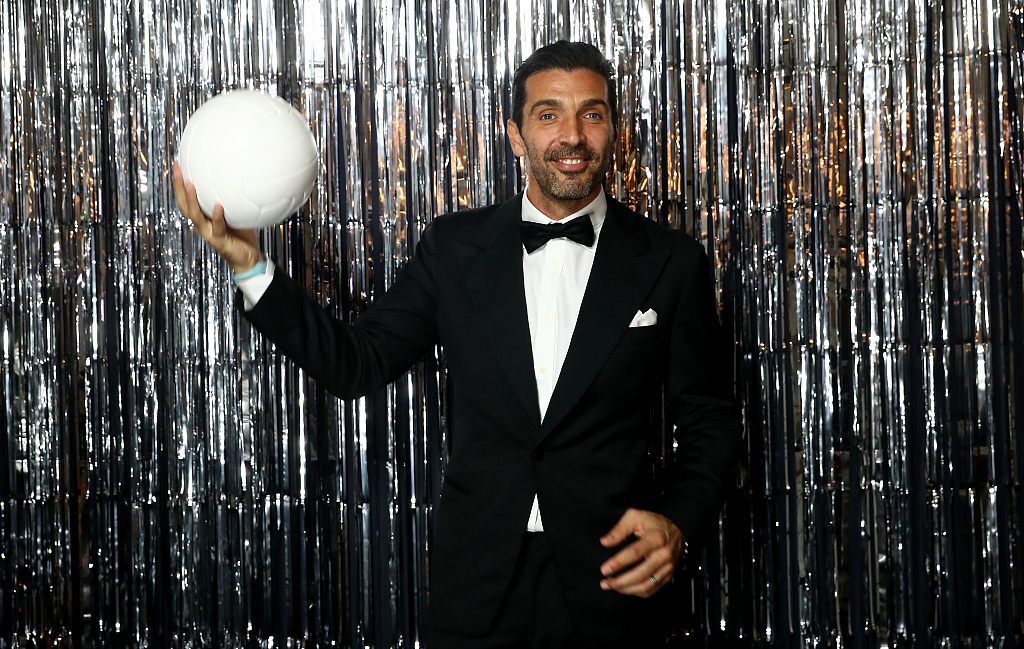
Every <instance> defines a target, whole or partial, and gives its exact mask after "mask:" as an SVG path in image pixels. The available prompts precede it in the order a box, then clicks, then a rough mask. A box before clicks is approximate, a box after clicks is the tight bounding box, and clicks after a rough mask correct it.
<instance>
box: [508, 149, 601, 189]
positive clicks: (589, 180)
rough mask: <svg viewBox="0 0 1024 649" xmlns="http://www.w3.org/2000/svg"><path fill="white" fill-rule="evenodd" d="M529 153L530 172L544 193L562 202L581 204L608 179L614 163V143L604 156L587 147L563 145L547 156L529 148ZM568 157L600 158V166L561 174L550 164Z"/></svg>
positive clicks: (561, 172) (598, 163)
mask: <svg viewBox="0 0 1024 649" xmlns="http://www.w3.org/2000/svg"><path fill="white" fill-rule="evenodd" d="M526 153H527V158H528V159H529V161H530V171H531V172H532V173H533V177H534V179H535V180H536V181H537V184H538V185H540V188H541V190H542V191H543V192H544V193H545V194H548V195H549V196H552V197H553V198H556V199H558V200H562V201H577V200H580V199H582V198H586V197H587V196H589V195H590V192H592V191H593V190H594V187H595V186H596V185H599V184H600V183H601V182H602V181H603V180H604V177H605V174H607V173H608V167H609V165H610V163H611V155H610V153H611V143H609V144H608V146H606V147H605V150H604V151H602V152H601V153H600V154H598V153H597V152H596V151H594V150H593V149H591V148H590V147H588V146H586V145H580V146H575V147H573V146H563V147H560V148H558V149H555V150H553V151H549V152H547V153H546V154H544V155H541V154H540V153H539V152H538V151H536V150H534V149H533V148H531V147H527V151H526ZM565 158H582V159H583V160H593V159H597V165H596V166H588V167H587V168H586V169H584V170H583V171H578V172H572V173H566V172H563V171H559V170H558V169H555V168H553V167H551V166H549V165H548V163H549V162H550V161H552V160H557V159H565Z"/></svg>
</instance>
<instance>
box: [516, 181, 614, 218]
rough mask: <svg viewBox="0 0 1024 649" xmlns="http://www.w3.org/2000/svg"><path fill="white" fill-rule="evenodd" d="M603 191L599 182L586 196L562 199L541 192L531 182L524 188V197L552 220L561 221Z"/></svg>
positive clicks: (588, 203)
mask: <svg viewBox="0 0 1024 649" xmlns="http://www.w3.org/2000/svg"><path fill="white" fill-rule="evenodd" d="M602 191H604V188H603V187H602V185H601V184H600V183H598V185H597V186H596V187H594V189H593V190H591V192H590V194H588V195H587V196H585V197H583V198H580V199H578V200H562V199H560V198H555V197H554V196H549V195H547V194H545V193H544V192H542V191H541V190H540V188H539V187H537V185H536V184H531V185H530V186H528V187H527V188H526V197H527V198H529V199H530V203H532V204H533V206H534V207H536V208H537V209H538V210H539V211H540V212H541V214H543V215H544V216H546V217H548V218H549V219H551V220H552V221H561V220H562V219H564V218H565V217H567V216H570V215H572V214H575V213H576V212H579V211H580V210H582V209H583V208H584V207H586V206H587V205H590V203H592V202H593V201H594V199H595V198H597V195H598V194H600V193H601V192H602Z"/></svg>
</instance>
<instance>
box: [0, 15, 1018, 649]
mask: <svg viewBox="0 0 1024 649" xmlns="http://www.w3.org/2000/svg"><path fill="white" fill-rule="evenodd" d="M560 37H566V38H570V39H581V40H588V41H591V42H594V43H595V44H597V45H598V46H599V47H601V48H602V49H603V50H604V51H605V52H606V54H607V55H609V56H610V57H611V58H612V59H613V60H614V61H615V62H616V65H617V70H618V81H617V83H618V86H619V90H620V93H621V97H622V101H621V105H622V110H623V122H622V136H623V137H622V139H621V141H620V144H621V146H620V147H619V150H618V151H617V153H616V164H615V171H614V174H613V177H612V178H611V180H610V183H609V189H610V191H611V192H612V193H613V194H615V195H616V196H618V197H620V198H622V199H623V200H625V201H627V202H628V203H630V204H632V205H634V206H635V207H636V208H637V209H638V210H640V211H644V212H646V213H647V214H648V215H649V216H650V218H652V219H656V220H658V221H660V222H662V223H665V224H667V225H670V226H672V227H676V228H685V229H688V230H691V231H692V232H693V233H694V234H695V236H697V237H698V238H700V239H701V240H702V241H703V242H704V243H705V245H706V246H707V248H708V250H709V252H710V253H711V254H712V256H713V259H714V261H715V268H716V276H717V278H718V282H719V289H720V293H719V295H720V299H721V303H722V307H723V309H722V312H723V316H724V318H725V320H726V322H727V324H728V326H729V327H731V329H732V331H733V332H734V333H735V338H736V341H737V355H736V368H737V394H738V396H739V398H740V400H741V402H742V404H743V408H744V413H745V418H746V427H747V434H748V440H749V442H748V446H749V453H748V454H747V456H746V458H745V460H744V464H743V467H742V470H741V473H740V477H739V480H738V489H737V491H736V493H735V494H734V495H733V497H732V498H731V499H730V502H729V504H728V506H727V510H726V514H725V515H724V517H723V519H722V523H721V526H720V528H719V533H718V534H717V535H715V536H716V539H717V541H716V542H713V543H712V544H711V546H710V547H709V548H708V549H707V551H706V554H705V560H704V563H703V567H702V568H701V570H700V571H699V572H698V573H697V574H696V575H695V576H694V577H693V579H692V588H690V589H689V590H690V591H691V597H690V598H689V599H688V600H686V601H682V602H681V603H680V606H679V619H678V620H677V627H678V629H679V631H680V633H684V632H690V636H689V637H690V638H698V639H700V638H703V637H705V636H707V635H710V637H711V638H712V640H713V641H714V642H715V643H716V645H719V644H722V643H724V642H728V641H735V642H737V643H740V644H747V643H754V644H770V645H772V646H780V647H793V648H796V647H818V646H824V647H830V646H843V645H845V646H850V647H893V646H927V647H966V646H970V647H1014V646H1019V645H1020V644H1021V643H1022V633H1024V630H1022V624H1024V622H1022V620H1024V556H1022V552H1024V550H1022V547H1021V543H1020V541H1021V539H1020V536H1021V534H1022V533H1024V499H1022V493H1021V487H1020V479H1021V472H1022V469H1024V444H1022V443H1021V441H1020V440H1019V439H1018V438H1019V436H1020V433H1021V428H1022V426H1021V415H1020V412H1019V407H1020V405H1021V404H1024V270H1022V266H1024V258H1022V253H1024V235H1022V206H1024V178H1022V175H1024V172H1022V169H1024V166H1022V159H1024V144H1022V136H1024V99H1022V95H1024V3H1022V0H707V1H706V2H697V1H696V0H664V2H660V3H657V4H655V3H652V2H650V1H647V0H640V1H638V2H637V1H632V0H630V1H621V0H614V1H611V2H607V1H597V0H591V1H588V0H540V1H537V2H534V3H530V2H518V1H517V0H497V1H495V2H487V1H481V0H448V1H444V0H427V1H425V2H417V3H406V2H403V1H402V0H339V1H333V0H266V1H261V0H235V1H230V0H208V1H205V2H198V3H188V2H183V1H182V0H130V1H128V2H101V1H99V0H0V84H2V85H0V116H2V119H0V295H2V311H0V350H2V352H0V353H2V357H0V360H2V366H0V427H2V428H3V430H4V431H6V436H5V437H4V443H3V444H2V446H0V646H3V647H21V646H30V647H31V646H53V645H56V646H62V647H91V646H128V647H142V646H151V647H161V646H174V647H243V646H246V647H249V646H263V647H271V646H274V647H279V646H290V647H326V646H338V647H353V648H355V647H364V646H366V647H377V648H383V647H413V646H416V644H417V643H418V642H420V641H421V638H422V616H423V611H424V607H425V604H426V599H427V595H428V591H429V584H428V583H427V580H426V564H427V555H428V551H429V547H430V543H431V539H430V535H429V526H430V522H431V507H432V504H433V503H434V502H435V499H436V497H437V494H438V490H439V484H440V480H441V475H442V473H443V469H444V457H445V450H444V449H445V445H446V440H445V415H446V408H445V403H446V394H445V384H444V380H443V377H444V358H443V353H442V352H438V354H437V355H436V357H435V358H432V359H428V360H427V361H425V362H424V363H422V364H421V365H420V366H419V367H417V368H416V369H415V370H414V371H412V372H410V373H409V374H408V376H407V377H406V378H405V379H403V380H402V381H399V382H398V383H397V384H396V385H394V386H392V387H390V388H388V389H387V390H383V391H381V392H380V393H379V394H374V395H372V396H370V397H367V398H365V399H361V400H358V401H352V402H339V401H337V400H335V399H333V398H332V397H329V396H325V395H324V394H323V393H322V392H321V391H320V390H319V389H318V388H317V386H316V385H315V384H314V383H312V382H310V381H309V380H308V379H307V378H306V377H305V376H304V375H303V374H302V373H301V372H299V371H297V370H296V369H295V368H294V367H293V366H292V365H291V364H290V363H289V362H288V361H287V360H285V359H282V358H281V357H280V356H278V355H277V354H275V352H274V350H273V349H272V347H271V346H269V345H268V344H266V343H264V342H263V341H262V340H261V339H260V338H259V337H258V336H257V335H255V334H254V333H253V332H251V331H250V329H249V327H248V325H246V324H245V323H244V321H241V320H240V319H239V317H238V315H237V313H236V312H235V311H234V309H233V307H232V303H231V302H232V284H231V281H230V278H229V273H228V270H227V268H226V267H225V266H224V265H223V264H222V263H220V262H218V260H216V259H215V258H214V257H213V256H212V255H211V253H210V252H209V251H208V250H207V249H205V247H204V246H202V245H200V244H199V242H198V241H197V239H196V238H195V237H194V236H193V235H192V233H191V232H190V230H189V228H188V227H187V226H186V222H185V221H184V220H183V218H182V217H181V216H180V215H179V213H178V211H177V209H176V207H175V206H174V201H173V198H172V192H171V186H170V182H169V174H170V171H169V167H170V163H171V161H172V159H173V156H174V152H175V148H176V145H177V139H178V136H179V135H180V133H181V130H182V127H183V125H184V123H185V121H186V119H187V118H188V116H189V115H190V114H191V113H192V111H193V110H195V108H196V107H197V106H198V105H199V104H200V103H201V102H203V101H204V100H206V99H207V98H209V97H211V96H212V95H214V94H215V93H217V92H219V91H222V90H225V89H230V88H236V87H257V88H261V89H265V90H267V91H269V92H273V93H276V94H279V95H281V96H283V97H285V98H286V99H288V100H289V101H291V102H292V103H293V104H294V105H295V106H296V107H298V108H299V109H300V110H302V112H303V114H304V115H306V116H307V117H308V119H309V123H310V125H311V127H312V129H313V132H314V134H315V136H316V139H317V141H318V143H319V146H320V150H321V156H322V163H323V164H322V168H321V171H320V177H319V181H318V183H317V187H316V190H315V192H314V194H313V197H312V199H311V201H310V203H309V205H308V206H307V208H306V209H304V210H303V211H302V212H301V213H300V214H299V215H297V216H295V217H294V218H291V219H290V220H288V221H287V222H285V223H284V224H283V225H281V226H278V227H274V228H270V229H267V230H265V231H264V232H263V233H262V235H261V236H262V238H263V244H264V248H265V250H267V252H268V253H269V254H270V255H271V256H272V257H273V258H274V259H276V260H277V261H278V263H279V265H280V266H281V267H283V268H284V269H285V270H287V271H288V272H290V273H291V274H292V275H293V276H296V277H298V278H299V279H300V280H301V281H303V282H305V284H306V285H307V286H308V289H309V291H310V293H311V295H312V296H313V297H314V299H316V300H319V301H320V302H321V303H323V304H324V305H325V306H326V307H327V308H328V309H330V310H332V311H333V312H335V313H338V314H340V315H341V316H343V317H351V316H354V315H357V314H358V313H359V312H361V311H362V310H363V309H365V307H366V305H367V304H368V303H369V302H370V301H372V299H373V298H374V296H375V295H377V294H379V292H380V291H382V290H383V289H384V288H385V287H386V286H387V285H388V284H389V282H390V281H391V279H392V277H393V276H394V273H395V270H396V269H397V268H399V267H400V266H401V265H402V264H403V263H404V261H405V260H406V259H407V257H408V255H409V254H410V252H411V250H412V248H413V246H414V245H415V242H416V240H417V237H418V233H419V232H420V231H421V230H422V228H423V227H424V225H425V224H426V223H427V222H429V221H430V220H431V219H432V218H433V217H434V216H435V215H436V214H438V213H441V212H445V211H450V210H454V209H458V208H460V207H464V206H474V205H479V204H483V203H488V202H493V201H497V200H501V199H503V198H505V197H507V196H510V195H511V194H513V193H514V192H515V191H517V190H518V188H519V187H520V183H521V180H520V178H521V176H520V170H519V167H518V164H517V162H516V161H515V160H514V158H513V157H512V154H511V152H510V150H509V148H508V146H507V144H506V141H505V139H504V122H505V120H506V119H507V117H508V116H509V107H510V90H509V89H510V76H511V73H512V72H513V70H514V69H515V67H516V65H517V64H518V62H520V61H521V60H522V59H523V58H524V57H525V56H526V55H528V54H529V53H530V52H531V51H532V50H533V49H535V48H536V47H537V46H539V45H541V44H545V43H547V42H550V41H552V40H555V39H557V38H560Z"/></svg>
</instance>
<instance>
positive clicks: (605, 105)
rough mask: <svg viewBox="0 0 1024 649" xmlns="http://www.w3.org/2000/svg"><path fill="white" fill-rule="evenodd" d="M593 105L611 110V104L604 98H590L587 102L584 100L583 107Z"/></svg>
mask: <svg viewBox="0 0 1024 649" xmlns="http://www.w3.org/2000/svg"><path fill="white" fill-rule="evenodd" d="M592 106H601V107H603V108H607V109H608V110H611V106H609V105H608V102H607V101H605V100H604V99H597V98H594V99H588V100H586V101H585V102H583V107H584V108H590V107H592Z"/></svg>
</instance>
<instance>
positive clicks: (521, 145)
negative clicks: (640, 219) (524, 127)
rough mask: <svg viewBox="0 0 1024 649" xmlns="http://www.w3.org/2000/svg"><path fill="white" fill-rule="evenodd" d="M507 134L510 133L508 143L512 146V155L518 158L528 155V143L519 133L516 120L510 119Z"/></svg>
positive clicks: (506, 129)
mask: <svg viewBox="0 0 1024 649" xmlns="http://www.w3.org/2000/svg"><path fill="white" fill-rule="evenodd" d="M505 132H506V133H508V141H509V143H511V144H512V153H514V154H516V157H517V158H522V157H524V156H525V155H526V143H525V142H523V135H522V134H521V133H520V132H519V126H518V125H517V124H516V121H515V120H514V119H509V120H508V122H507V123H506V124H505Z"/></svg>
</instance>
